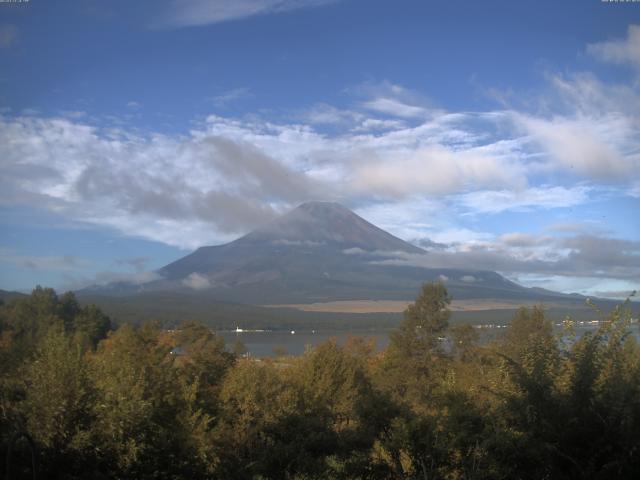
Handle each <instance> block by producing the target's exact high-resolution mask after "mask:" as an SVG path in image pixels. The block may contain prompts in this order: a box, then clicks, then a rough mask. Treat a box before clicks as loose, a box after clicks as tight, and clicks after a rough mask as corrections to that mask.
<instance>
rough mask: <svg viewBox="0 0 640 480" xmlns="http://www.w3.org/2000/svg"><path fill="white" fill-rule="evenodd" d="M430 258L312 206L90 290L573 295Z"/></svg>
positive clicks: (329, 296)
mask: <svg viewBox="0 0 640 480" xmlns="http://www.w3.org/2000/svg"><path fill="white" fill-rule="evenodd" d="M428 255H429V253H428V252H426V251H425V250H423V249H421V248H418V247H416V246H414V245H411V244H409V243H407V242H405V241H403V240H401V239H399V238H397V237H394V236H393V235H391V234H389V233H388V232H385V231H384V230H382V229H380V228H378V227H376V226H375V225H372V224H371V223H369V222H367V221H366V220H364V219H362V218H361V217H359V216H358V215H356V214H355V213H353V212H352V211H350V210H349V209H347V208H345V207H343V206H341V205H339V204H336V203H328V202H309V203H305V204H302V205H300V206H299V207H297V208H296V209H294V210H292V211H291V212H289V213H287V214H286V215H283V216H282V217H280V218H278V219H276V220H275V221H273V222H270V223H268V224H266V225H264V226H262V227H260V228H258V229H256V230H254V231H252V232H250V233H248V234H247V235H245V236H243V237H241V238H239V239H237V240H235V241H233V242H230V243H228V244H225V245H220V246H211V247H201V248H199V249H197V250H196V251H194V252H193V253H191V254H190V255H187V256H185V257H183V258H181V259H179V260H176V261H175V262H173V263H171V264H169V265H166V266H165V267H163V268H161V269H160V270H158V271H157V274H158V277H159V278H158V280H155V281H153V282H149V283H146V284H144V285H139V286H132V285H126V284H112V285H110V286H107V287H106V288H98V289H91V290H90V292H92V293H100V294H109V293H111V294H115V293H119V294H132V293H136V292H153V291H171V292H180V291H183V292H185V293H189V294H194V293H197V294H199V295H203V296H206V297H207V298H209V299H211V298H213V299H217V300H221V301H231V302H240V303H247V304H253V305H258V304H291V303H312V302H326V301H334V300H355V299H376V300H407V299H412V298H415V296H416V294H417V292H418V290H419V288H420V285H421V284H422V283H423V282H425V281H434V280H439V279H443V280H445V281H446V282H447V287H448V289H449V291H450V293H451V294H452V295H453V296H454V298H457V299H475V298H495V299H512V300H513V299H522V300H532V299H535V300H540V301H551V300H557V299H562V298H566V297H567V296H565V295H562V294H557V293H554V292H548V291H544V290H543V291H540V290H533V289H527V288H524V287H522V286H520V285H517V284H516V283H514V282H511V281H509V280H507V279H505V278H504V277H502V276H501V275H499V274H497V273H495V272H491V271H477V270H471V269H469V270H463V269H443V268H425V267H422V266H417V265H424V264H428V262H425V261H424V260H428ZM414 261H415V262H414ZM574 300H575V299H574Z"/></svg>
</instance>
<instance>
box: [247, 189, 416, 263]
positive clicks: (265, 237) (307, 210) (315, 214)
mask: <svg viewBox="0 0 640 480" xmlns="http://www.w3.org/2000/svg"><path fill="white" fill-rule="evenodd" d="M238 241H241V242H243V243H245V242H252V243H265V242H272V243H273V242H280V243H288V244H290V245H292V244H293V243H295V242H298V243H300V244H306V245H311V244H316V245H320V244H327V245H329V244H331V245H338V246H340V248H354V247H358V248H361V249H363V250H368V251H373V250H385V251H404V252H410V253H424V251H423V250H422V249H420V248H418V247H415V246H413V245H411V244H409V243H407V242H405V241H403V240H401V239H399V238H397V237H394V236H393V235H391V234H390V233H387V232H385V231H384V230H382V229H380V228H378V227H376V226H375V225H373V224H371V223H369V222H367V221H366V220H365V219H363V218H362V217H360V216H358V215H356V214H355V213H354V212H352V211H351V210H349V209H348V208H347V207H345V206H343V205H341V204H339V203H335V202H320V201H313V202H306V203H303V204H301V205H299V206H298V207H296V208H294V209H293V210H291V211H290V212H288V213H286V214H285V215H283V216H282V217H280V218H277V219H276V220H274V221H272V222H270V223H268V224H266V225H264V226H262V227H260V228H258V229H256V230H254V231H253V232H251V233H249V234H247V235H245V236H244V237H242V238H241V239H239V240H238Z"/></svg>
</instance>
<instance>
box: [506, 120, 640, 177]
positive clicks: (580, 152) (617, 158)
mask: <svg viewBox="0 0 640 480" xmlns="http://www.w3.org/2000/svg"><path fill="white" fill-rule="evenodd" d="M515 118H516V122H517V123H519V124H520V125H521V126H522V127H523V128H524V129H525V130H526V131H527V133H529V134H530V135H531V136H532V138H533V140H534V141H536V142H538V143H539V144H540V145H541V146H542V147H543V148H544V149H545V150H547V151H548V152H549V153H550V154H551V156H552V157H553V159H554V160H555V161H557V162H558V163H559V165H561V166H562V167H563V169H564V170H566V171H570V172H575V174H577V175H579V176H582V177H587V178H596V179H603V180H621V179H625V178H628V176H629V175H630V174H632V173H634V172H635V171H637V168H638V166H640V156H638V155H637V154H633V153H632V154H628V155H625V154H624V152H621V151H620V150H619V148H620V147H621V145H620V144H617V145H616V143H615V142H612V141H611V140H612V138H611V136H612V134H613V135H616V132H617V135H619V134H620V132H622V131H629V130H630V129H629V126H628V125H625V119H624V118H620V117H619V116H618V115H615V114H612V115H611V116H610V117H609V118H600V119H598V121H596V120H595V119H584V118H578V119H567V118H553V119H551V120H546V119H541V118H534V117H530V116H526V115H515ZM616 125H618V128H616ZM634 130H635V129H634ZM629 133H636V134H638V133H640V132H638V131H634V132H629Z"/></svg>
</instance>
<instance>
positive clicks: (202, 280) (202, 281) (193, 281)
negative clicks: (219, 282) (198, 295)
mask: <svg viewBox="0 0 640 480" xmlns="http://www.w3.org/2000/svg"><path fill="white" fill-rule="evenodd" d="M182 284H183V285H184V286H185V287H189V288H192V289H194V290H206V289H207V288H210V287H211V282H210V281H209V279H208V278H207V277H205V276H204V275H200V274H199V273H197V272H193V273H192V274H191V275H189V276H188V277H187V278H185V279H184V280H182Z"/></svg>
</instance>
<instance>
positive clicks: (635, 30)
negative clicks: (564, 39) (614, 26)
mask: <svg viewBox="0 0 640 480" xmlns="http://www.w3.org/2000/svg"><path fill="white" fill-rule="evenodd" d="M587 52H588V53H590V54H592V55H594V56H595V57H597V58H599V59H601V60H604V61H606V62H613V63H620V64H629V65H633V66H634V67H636V68H640V25H629V29H628V31H627V38H624V39H619V40H610V41H606V42H599V43H592V44H590V45H588V46H587Z"/></svg>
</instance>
